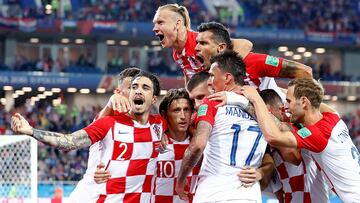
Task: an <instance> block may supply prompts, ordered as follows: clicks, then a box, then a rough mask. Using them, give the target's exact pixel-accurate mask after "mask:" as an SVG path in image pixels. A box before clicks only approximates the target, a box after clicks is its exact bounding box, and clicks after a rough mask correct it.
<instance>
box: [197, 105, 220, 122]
mask: <svg viewBox="0 0 360 203" xmlns="http://www.w3.org/2000/svg"><path fill="white" fill-rule="evenodd" d="M216 104H218V102H213V101H209V100H208V99H205V100H204V101H203V103H202V104H201V105H200V106H199V109H198V112H197V116H196V119H195V124H196V125H197V124H198V122H199V121H207V122H209V123H210V124H211V126H213V127H214V122H215V115H216V112H217V109H216V108H215V106H216Z"/></svg>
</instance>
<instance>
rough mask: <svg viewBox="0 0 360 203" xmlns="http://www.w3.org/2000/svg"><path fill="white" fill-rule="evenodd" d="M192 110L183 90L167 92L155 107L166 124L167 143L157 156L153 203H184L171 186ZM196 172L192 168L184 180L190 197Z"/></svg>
mask: <svg viewBox="0 0 360 203" xmlns="http://www.w3.org/2000/svg"><path fill="white" fill-rule="evenodd" d="M193 110H194V105H193V103H192V101H191V99H190V97H189V94H188V93H187V92H186V90H185V89H184V88H181V89H171V90H169V91H168V92H167V94H166V95H165V96H164V98H163V100H162V101H161V103H160V105H159V112H160V114H161V116H163V118H165V119H166V121H167V124H168V130H167V132H166V134H167V136H168V138H169V143H168V145H167V146H166V150H165V151H164V152H161V153H160V154H159V159H158V162H157V170H156V175H155V185H154V190H153V197H152V199H153V201H152V202H154V203H165V202H166V203H186V202H188V201H183V200H181V199H180V198H179V196H178V195H177V194H176V193H175V183H176V178H177V175H178V173H179V170H180V166H181V162H182V158H183V156H184V152H185V149H186V148H187V147H188V146H189V143H190V138H191V137H190V135H189V133H188V128H189V125H190V124H191V114H192V113H193ZM199 168H200V167H199V166H198V167H195V168H194V170H193V171H192V173H191V174H190V175H189V176H188V177H187V179H188V181H189V182H190V183H191V184H190V187H189V188H188V189H189V191H190V192H191V193H194V185H195V183H196V179H197V175H198V172H199Z"/></svg>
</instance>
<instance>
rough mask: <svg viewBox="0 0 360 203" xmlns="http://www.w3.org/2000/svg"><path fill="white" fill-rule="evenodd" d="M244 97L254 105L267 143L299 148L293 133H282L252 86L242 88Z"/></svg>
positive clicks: (275, 145)
mask: <svg viewBox="0 0 360 203" xmlns="http://www.w3.org/2000/svg"><path fill="white" fill-rule="evenodd" d="M242 89H243V90H242V93H243V95H244V96H245V97H246V98H248V99H249V101H250V102H251V103H252V104H253V105H254V108H255V113H256V117H257V121H258V123H259V127H260V129H261V131H262V132H263V134H264V136H265V139H266V141H267V142H268V143H269V144H270V145H271V146H274V147H291V148H296V147H297V141H296V138H295V136H294V134H293V133H292V132H291V131H281V130H280V129H279V127H278V124H276V123H275V121H274V118H273V116H272V114H271V113H269V111H268V109H267V107H266V105H265V103H264V101H263V100H262V99H261V97H260V95H259V93H258V92H257V90H256V89H255V88H253V87H250V86H244V87H242Z"/></svg>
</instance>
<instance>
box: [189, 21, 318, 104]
mask: <svg viewBox="0 0 360 203" xmlns="http://www.w3.org/2000/svg"><path fill="white" fill-rule="evenodd" d="M198 32H199V34H198V36H197V38H196V47H195V51H196V58H197V59H199V60H200V61H201V66H202V67H203V69H205V70H208V69H209V68H210V58H211V57H212V56H214V55H215V54H217V53H219V52H222V51H224V50H231V49H232V44H231V41H230V34H229V32H228V30H227V29H226V27H225V26H224V25H222V24H220V23H217V22H208V23H202V24H201V25H200V26H199V27H198ZM242 57H243V60H244V62H245V64H246V78H245V81H246V82H247V83H249V84H250V85H252V86H255V87H257V88H258V89H259V90H263V89H274V90H276V92H277V93H278V94H280V95H283V93H282V91H281V90H280V88H279V87H278V86H277V84H276V83H275V80H274V78H273V77H278V78H312V69H311V68H310V67H308V66H306V65H304V64H301V63H298V62H295V61H291V60H287V59H283V58H278V57H274V56H270V55H266V54H258V53H253V52H250V53H248V54H246V55H242ZM284 97H285V96H284Z"/></svg>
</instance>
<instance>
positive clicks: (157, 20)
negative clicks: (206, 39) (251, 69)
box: [153, 4, 252, 81]
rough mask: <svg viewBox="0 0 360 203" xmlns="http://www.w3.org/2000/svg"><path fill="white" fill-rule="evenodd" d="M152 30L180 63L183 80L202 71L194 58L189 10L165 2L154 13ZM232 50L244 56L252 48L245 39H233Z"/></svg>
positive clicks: (194, 36) (193, 37)
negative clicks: (170, 49)
mask: <svg viewBox="0 0 360 203" xmlns="http://www.w3.org/2000/svg"><path fill="white" fill-rule="evenodd" d="M153 23H154V28H153V31H154V32H155V35H156V36H157V37H158V38H159V40H160V43H161V45H162V47H163V48H172V49H173V59H174V61H175V62H176V63H177V64H179V65H180V67H181V69H182V71H183V73H184V76H185V81H187V80H188V79H189V78H190V77H191V76H192V75H194V74H195V73H197V72H200V71H203V69H202V67H201V63H200V62H199V61H198V60H196V57H195V54H196V52H195V46H196V41H195V40H196V37H197V35H198V33H197V32H194V31H192V30H191V23H190V17H189V12H188V11H187V9H186V8H185V7H184V6H179V5H178V4H166V5H164V6H160V7H159V8H158V10H157V11H156V13H155V16H154V19H153ZM231 41H232V43H233V44H234V50H236V51H237V52H238V53H239V54H240V55H242V56H245V55H246V54H247V53H249V52H250V51H251V49H252V43H251V42H250V41H249V40H246V39H233V40H231Z"/></svg>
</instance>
